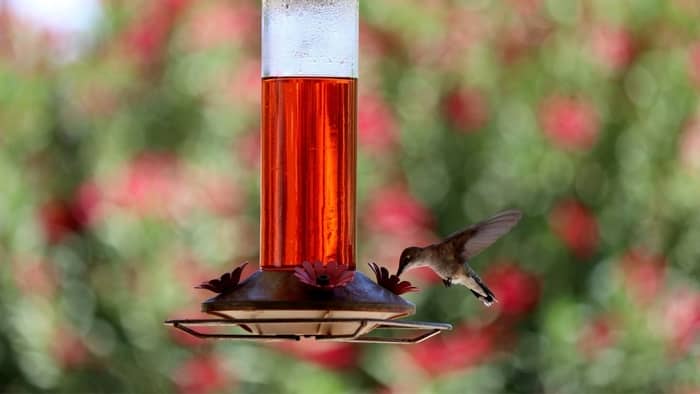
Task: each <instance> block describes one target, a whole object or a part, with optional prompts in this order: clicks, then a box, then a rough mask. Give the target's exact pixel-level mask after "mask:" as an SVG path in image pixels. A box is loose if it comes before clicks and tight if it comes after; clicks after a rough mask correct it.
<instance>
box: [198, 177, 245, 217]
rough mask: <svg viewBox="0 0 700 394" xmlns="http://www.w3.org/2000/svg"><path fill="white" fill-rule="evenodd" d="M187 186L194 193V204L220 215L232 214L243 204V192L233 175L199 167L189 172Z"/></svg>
mask: <svg viewBox="0 0 700 394" xmlns="http://www.w3.org/2000/svg"><path fill="white" fill-rule="evenodd" d="M187 181H188V182H187V183H188V185H186V186H185V187H187V188H188V189H189V190H190V191H191V192H193V193H194V196H193V197H194V198H195V200H196V201H193V202H192V203H193V205H197V206H203V207H205V208H207V209H208V210H209V211H210V212H212V213H215V214H217V215H218V216H231V215H234V214H236V213H238V212H239V211H240V209H241V208H242V206H243V201H242V200H243V197H242V192H241V191H240V190H239V188H238V187H237V184H236V183H235V181H234V180H233V178H232V177H231V176H228V175H224V174H221V173H217V172H214V171H211V170H202V169H197V170H193V171H189V172H188V174H187Z"/></svg>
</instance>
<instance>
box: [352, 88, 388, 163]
mask: <svg viewBox="0 0 700 394" xmlns="http://www.w3.org/2000/svg"><path fill="white" fill-rule="evenodd" d="M358 103H359V109H358V116H357V130H358V142H359V144H360V147H361V148H363V149H366V150H367V151H368V152H371V153H386V152H387V151H389V150H392V149H393V148H395V147H396V144H397V135H398V126H397V124H396V119H395V118H394V114H393V113H392V112H391V108H390V107H389V104H387V103H386V101H384V99H382V98H381V97H379V96H377V95H374V94H366V95H363V96H362V97H360V98H359V99H358Z"/></svg>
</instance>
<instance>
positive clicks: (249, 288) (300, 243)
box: [166, 0, 452, 343]
mask: <svg viewBox="0 0 700 394" xmlns="http://www.w3.org/2000/svg"><path fill="white" fill-rule="evenodd" d="M358 7H359V4H358V0H262V133H261V134H262V144H261V145H262V166H261V167H262V175H261V189H262V193H261V194H262V196H261V237H260V238H261V240H260V270H258V271H257V272H255V273H254V274H253V275H251V276H250V277H248V278H247V279H246V280H244V281H243V282H241V283H238V280H239V278H240V274H241V271H242V267H239V268H238V269H236V270H234V271H233V272H232V273H227V274H225V275H223V276H222V277H221V278H220V279H216V280H212V281H209V282H207V283H203V284H202V285H200V287H202V288H206V289H209V290H212V291H215V292H217V293H219V295H217V296H215V297H213V298H210V299H208V300H206V301H204V302H203V303H202V311H203V312H206V313H208V314H211V315H212V316H213V318H211V319H176V320H168V321H166V324H169V325H172V326H173V327H175V328H177V329H180V330H182V331H185V332H187V333H189V334H192V335H195V336H197V337H201V338H219V339H237V340H285V339H286V340H299V339H301V338H314V339H317V340H335V341H346V342H375V343H417V342H420V341H423V340H425V339H427V338H430V337H432V336H434V335H437V334H439V333H440V332H441V331H442V330H449V329H451V328H452V327H451V326H450V325H449V324H444V323H428V322H415V321H406V320H397V319H399V318H403V317H406V316H410V315H412V314H414V313H415V309H416V308H415V305H414V304H412V303H410V302H408V301H406V300H404V299H403V298H401V297H400V296H399V295H398V294H400V293H401V292H404V291H407V290H412V289H413V288H412V287H410V284H409V283H408V282H399V279H398V277H396V276H391V277H390V276H389V275H388V271H386V269H382V268H380V267H378V266H377V265H372V270H373V271H374V272H375V274H376V276H377V281H378V283H375V282H374V281H372V280H370V279H369V278H368V277H367V276H365V275H364V274H362V273H361V272H357V271H355V257H356V256H355V250H356V242H355V228H356V224H355V189H356V186H355V179H356V160H357V156H356V135H357V75H358V19H359V13H358ZM203 326H209V328H208V329H207V330H200V329H199V327H203ZM211 326H214V327H216V329H217V330H219V331H218V332H212V331H210V330H212V328H211ZM233 329H236V331H235V332H233V333H232V331H233ZM377 329H383V330H379V331H377V332H383V333H384V335H378V334H377V333H376V332H375V333H372V331H375V330H377ZM397 332H399V333H407V332H408V333H409V334H410V335H397V334H396V333H397Z"/></svg>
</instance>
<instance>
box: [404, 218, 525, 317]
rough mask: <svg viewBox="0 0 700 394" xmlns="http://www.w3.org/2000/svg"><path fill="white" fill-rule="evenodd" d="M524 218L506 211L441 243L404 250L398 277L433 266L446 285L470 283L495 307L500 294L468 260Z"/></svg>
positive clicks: (478, 294) (478, 296)
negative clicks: (494, 292) (408, 271)
mask: <svg viewBox="0 0 700 394" xmlns="http://www.w3.org/2000/svg"><path fill="white" fill-rule="evenodd" d="M521 217H522V213H521V212H520V211H518V210H515V209H512V210H508V211H503V212H501V213H498V214H496V215H494V216H492V217H490V218H488V219H486V220H484V221H483V222H480V223H477V224H475V225H472V226H470V227H467V228H466V229H464V230H462V231H459V232H457V233H454V234H452V235H450V236H449V237H447V239H445V240H444V241H442V242H440V243H438V244H434V245H429V246H426V247H424V248H421V247H417V246H411V247H409V248H406V249H404V251H403V252H401V258H400V260H399V269H398V271H397V272H396V276H400V275H401V273H403V272H404V271H406V270H410V269H413V268H417V267H430V268H431V269H432V270H433V271H435V273H436V274H437V275H438V276H439V277H440V278H442V282H443V283H444V284H445V286H447V287H450V286H451V285H452V284H453V283H458V284H460V285H463V286H466V287H467V288H468V289H469V290H471V292H472V293H474V295H475V296H476V298H478V299H479V300H481V302H483V303H484V305H486V306H491V304H493V303H494V302H495V301H496V296H495V295H494V294H493V292H491V290H489V288H488V287H487V286H486V284H485V283H484V282H483V281H482V280H481V278H480V277H479V275H477V274H476V272H474V270H473V269H472V268H471V267H470V266H469V264H467V263H468V262H469V260H470V259H471V258H472V257H474V256H476V255H478V254H479V253H481V252H482V251H483V250H484V249H486V248H488V247H489V246H491V244H493V243H494V242H496V240H498V239H499V238H500V237H501V236H503V235H505V234H506V233H507V232H509V231H510V230H511V229H512V228H513V227H514V226H515V225H516V224H517V223H518V221H519V220H520V218H521Z"/></svg>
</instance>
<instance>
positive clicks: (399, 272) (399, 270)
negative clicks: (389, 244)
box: [396, 264, 406, 276]
mask: <svg viewBox="0 0 700 394" xmlns="http://www.w3.org/2000/svg"><path fill="white" fill-rule="evenodd" d="M404 268H406V266H405V265H401V264H399V269H397V270H396V276H401V273H402V272H403V269H404Z"/></svg>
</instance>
